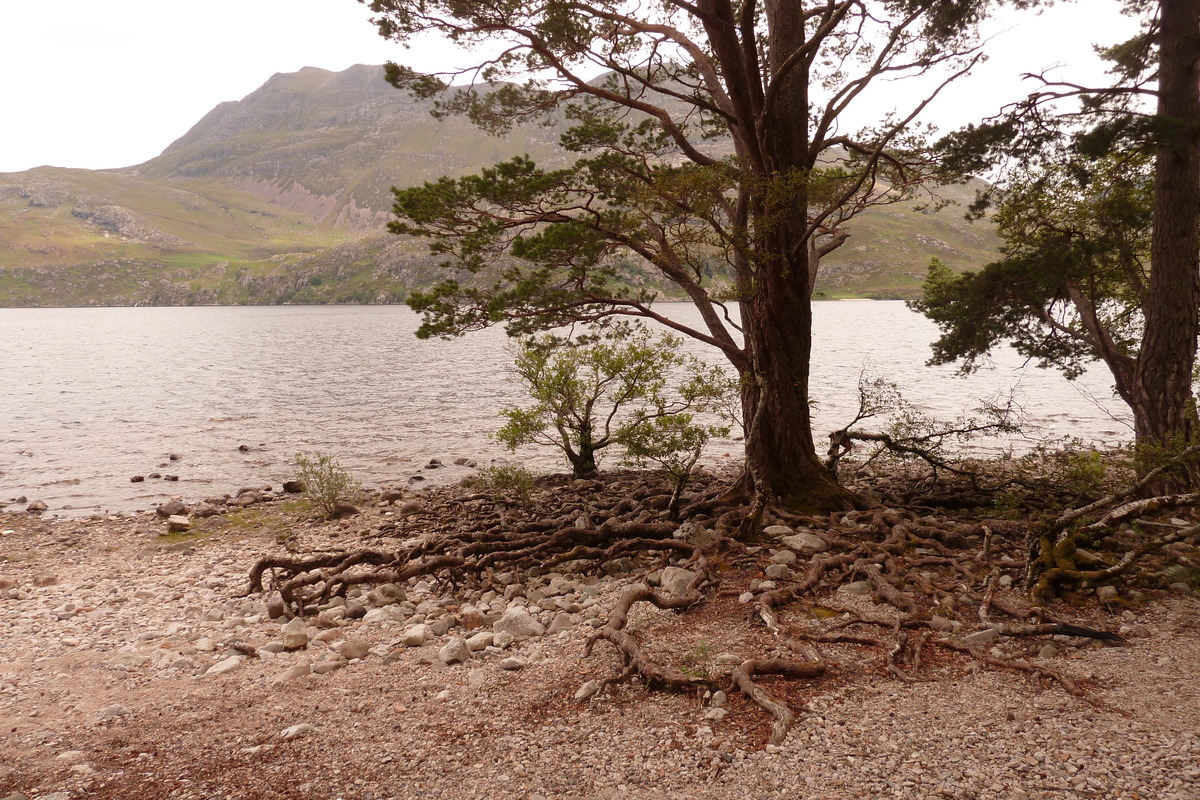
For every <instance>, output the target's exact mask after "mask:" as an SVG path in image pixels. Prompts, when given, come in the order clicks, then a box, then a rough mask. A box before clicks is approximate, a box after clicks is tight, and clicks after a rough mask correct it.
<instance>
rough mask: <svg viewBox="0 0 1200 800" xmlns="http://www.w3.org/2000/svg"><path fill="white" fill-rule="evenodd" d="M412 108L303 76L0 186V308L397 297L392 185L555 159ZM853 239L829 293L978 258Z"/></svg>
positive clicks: (416, 278)
mask: <svg viewBox="0 0 1200 800" xmlns="http://www.w3.org/2000/svg"><path fill="white" fill-rule="evenodd" d="M429 110H430V109H429V104H427V103H421V102H414V101H412V100H411V99H410V98H409V97H408V96H407V95H406V94H404V93H401V92H398V91H396V90H395V89H393V88H392V87H391V86H389V85H388V84H387V83H386V82H384V80H383V77H382V68H381V67H378V66H362V65H359V66H355V67H351V68H350V69H348V70H345V71H343V72H329V71H326V70H321V69H314V68H305V69H303V70H301V71H299V72H296V73H290V74H279V75H275V76H274V77H272V78H271V79H270V80H268V81H267V82H266V83H265V84H264V85H263V86H262V87H260V88H259V89H258V90H256V91H255V92H253V93H251V94H250V95H248V96H247V97H246V98H244V99H242V100H240V101H236V102H228V103H222V104H220V105H219V106H217V107H216V108H214V109H213V110H212V111H210V112H209V113H208V114H207V115H205V117H204V118H203V119H201V120H200V121H199V122H198V123H197V124H196V125H195V126H194V127H193V128H192V129H191V130H190V131H188V132H187V133H186V134H185V135H184V136H182V137H181V138H180V139H178V140H177V141H176V142H174V143H173V144H172V145H171V146H170V147H168V148H167V150H166V151H164V152H163V153H162V155H160V156H158V157H157V158H154V159H152V160H150V161H148V162H146V163H144V164H141V165H138V166H135V167H129V168H125V169H119V170H104V171H91V170H72V169H59V168H50V167H42V168H38V169H34V170H30V171H27V172H22V173H15V174H0V306H51V305H67V306H75V305H134V304H203V303H283V302H304V303H322V302H396V301H398V300H402V299H403V298H404V296H405V295H406V293H407V292H408V290H409V289H410V288H411V287H413V286H414V285H419V284H423V283H426V282H428V281H429V280H431V279H432V278H433V277H435V276H436V272H437V270H436V267H435V266H434V264H433V262H432V260H431V259H430V258H429V257H428V256H427V255H426V253H425V248H424V245H423V244H421V243H417V242H413V241H405V240H401V239H399V238H396V237H392V236H389V235H387V234H386V233H385V232H384V226H385V225H386V222H387V220H388V218H389V216H390V214H389V208H390V203H391V195H390V192H389V188H390V187H391V186H407V185H412V184H416V183H420V182H422V181H425V180H430V179H434V178H437V177H439V176H441V175H447V174H449V175H457V174H464V173H466V172H470V171H473V170H476V169H478V168H480V167H482V166H485V165H487V164H491V163H494V162H496V161H499V160H501V159H504V158H507V157H509V156H511V155H514V154H516V153H522V152H527V153H530V154H532V155H533V156H534V157H535V158H537V159H538V160H540V161H552V160H554V159H555V158H556V154H555V143H556V141H557V137H558V131H557V130H556V129H555V128H553V127H551V128H543V127H533V126H530V127H526V128H518V129H517V130H515V131H514V132H513V133H512V134H511V135H510V136H508V137H506V138H497V137H491V136H488V135H486V134H484V133H482V132H480V131H478V130H476V129H475V128H473V127H472V126H470V125H468V124H466V123H464V122H463V121H461V120H451V121H449V122H441V121H438V120H435V119H433V118H432V117H431V116H430V115H429ZM957 195H958V197H957V199H960V200H965V199H967V198H968V196H969V195H970V190H969V189H962V190H957ZM852 230H853V237H852V238H851V240H850V242H849V243H848V244H847V245H846V246H845V247H843V248H842V249H841V250H839V251H838V252H837V253H835V254H834V255H833V256H831V257H830V258H829V259H828V260H827V262H826V265H825V268H824V270H823V279H822V286H821V289H822V290H823V291H824V292H826V293H827V294H828V295H830V296H842V297H844V296H875V297H897V296H907V295H911V294H912V293H913V292H914V291H915V289H916V286H917V284H918V283H919V281H920V279H921V277H923V275H924V271H925V267H926V265H927V264H928V262H929V259H930V257H931V256H934V255H936V256H938V257H940V258H942V260H943V261H946V262H947V263H949V264H951V265H954V266H959V267H962V268H965V267H968V266H972V265H979V264H982V263H984V262H986V261H987V260H989V259H990V258H991V257H992V255H993V253H994V248H995V240H994V236H993V235H992V233H991V231H990V230H989V229H988V228H987V227H986V226H980V225H971V224H969V223H967V222H965V221H963V219H962V214H961V209H960V208H959V207H957V206H950V207H949V208H947V209H944V210H942V211H939V212H936V213H932V214H919V213H916V212H914V211H912V210H910V209H906V208H899V207H896V208H888V209H880V210H877V211H875V212H873V213H872V214H870V215H869V216H867V217H865V218H863V219H862V220H861V221H859V222H857V223H856V224H855V227H854V228H853V229H852Z"/></svg>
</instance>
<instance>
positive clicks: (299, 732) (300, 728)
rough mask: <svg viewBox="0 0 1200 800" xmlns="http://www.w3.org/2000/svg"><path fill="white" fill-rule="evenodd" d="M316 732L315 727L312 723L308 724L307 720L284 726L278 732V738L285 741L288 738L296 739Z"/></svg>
mask: <svg viewBox="0 0 1200 800" xmlns="http://www.w3.org/2000/svg"><path fill="white" fill-rule="evenodd" d="M316 732H317V729H316V728H314V727H313V726H312V725H309V724H308V723H307V722H303V723H301V724H299V725H293V726H292V727H290V728H284V729H283V730H282V731H280V732H279V738H280V739H284V740H285V741H286V740H289V739H296V738H298V737H300V736H307V735H308V734H310V733H316Z"/></svg>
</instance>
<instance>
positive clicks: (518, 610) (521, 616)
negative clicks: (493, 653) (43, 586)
mask: <svg viewBox="0 0 1200 800" xmlns="http://www.w3.org/2000/svg"><path fill="white" fill-rule="evenodd" d="M492 630H493V631H494V632H495V633H496V634H501V633H508V634H510V635H511V636H512V637H513V639H514V640H516V639H527V638H529V637H531V636H541V635H542V634H544V633H545V632H546V628H545V627H544V626H543V625H542V623H540V622H538V621H537V620H536V619H534V618H533V617H531V616H529V612H528V611H526V610H525V609H524V608H523V607H521V606H517V607H515V608H510V609H509V610H508V611H505V612H504V616H502V617H500V619H498V620H496V623H495V624H494V625H492Z"/></svg>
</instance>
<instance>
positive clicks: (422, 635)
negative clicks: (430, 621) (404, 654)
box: [400, 625, 429, 647]
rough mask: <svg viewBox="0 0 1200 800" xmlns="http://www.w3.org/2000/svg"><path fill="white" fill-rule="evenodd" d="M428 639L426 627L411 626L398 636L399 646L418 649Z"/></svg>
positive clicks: (427, 628) (427, 627)
mask: <svg viewBox="0 0 1200 800" xmlns="http://www.w3.org/2000/svg"><path fill="white" fill-rule="evenodd" d="M428 638H429V626H428V625H413V626H412V627H411V628H409V629H408V630H406V631H404V633H402V634H400V644H402V645H404V646H405V647H420V646H421V645H423V644H425V640H426V639H428Z"/></svg>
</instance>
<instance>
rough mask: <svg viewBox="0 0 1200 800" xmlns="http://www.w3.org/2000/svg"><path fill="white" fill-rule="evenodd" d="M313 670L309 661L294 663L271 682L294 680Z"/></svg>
mask: <svg viewBox="0 0 1200 800" xmlns="http://www.w3.org/2000/svg"><path fill="white" fill-rule="evenodd" d="M311 672H312V668H311V667H310V666H309V665H308V664H307V663H301V664H293V665H292V666H290V667H288V668H287V669H285V670H284V671H283V672H281V673H279V674H278V675H276V676H275V677H274V678H272V679H271V683H287V682H288V681H294V680H295V679H296V678H303V677H304V676H305V675H308V674H310V673H311Z"/></svg>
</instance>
